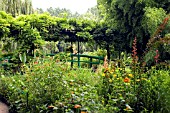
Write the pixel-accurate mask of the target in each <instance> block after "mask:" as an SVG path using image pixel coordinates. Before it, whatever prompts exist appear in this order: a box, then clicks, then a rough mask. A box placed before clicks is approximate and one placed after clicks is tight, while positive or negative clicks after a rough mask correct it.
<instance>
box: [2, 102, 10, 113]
mask: <svg viewBox="0 0 170 113" xmlns="http://www.w3.org/2000/svg"><path fill="white" fill-rule="evenodd" d="M0 113H9V108H8V106H7V105H5V104H4V103H2V102H0Z"/></svg>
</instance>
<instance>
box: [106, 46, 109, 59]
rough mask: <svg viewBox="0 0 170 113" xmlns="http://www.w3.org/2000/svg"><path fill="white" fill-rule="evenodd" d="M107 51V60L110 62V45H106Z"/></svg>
mask: <svg viewBox="0 0 170 113" xmlns="http://www.w3.org/2000/svg"><path fill="white" fill-rule="evenodd" d="M106 51H107V59H108V62H109V61H110V47H109V43H107V44H106Z"/></svg>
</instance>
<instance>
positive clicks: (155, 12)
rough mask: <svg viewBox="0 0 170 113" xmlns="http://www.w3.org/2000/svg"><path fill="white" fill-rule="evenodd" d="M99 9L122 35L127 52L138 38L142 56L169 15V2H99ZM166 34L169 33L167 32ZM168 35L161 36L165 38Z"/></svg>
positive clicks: (99, 0) (106, 0)
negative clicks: (157, 29) (149, 41)
mask: <svg viewBox="0 0 170 113" xmlns="http://www.w3.org/2000/svg"><path fill="white" fill-rule="evenodd" d="M98 7H99V8H100V9H101V10H103V13H105V20H106V21H107V22H108V23H109V24H110V25H111V26H112V27H113V28H114V29H117V30H118V31H119V32H120V34H122V37H121V40H123V41H124V42H126V43H125V45H124V48H127V51H128V50H130V48H131V47H132V40H133V38H134V37H135V36H136V37H137V40H138V41H139V44H138V52H139V53H140V54H141V53H142V52H143V50H144V49H145V47H146V43H147V42H148V40H149V39H150V37H151V36H152V35H153V33H154V32H155V30H156V28H157V27H158V26H159V25H160V24H161V23H162V21H163V19H164V18H165V17H166V15H167V14H169V1H168V0H163V1H159V2H158V1H157V0H148V1H146V0H128V1H126V2H125V1H124V0H98ZM166 33H169V31H168V32H166ZM166 33H163V34H161V35H162V36H161V37H164V36H165V34H166Z"/></svg>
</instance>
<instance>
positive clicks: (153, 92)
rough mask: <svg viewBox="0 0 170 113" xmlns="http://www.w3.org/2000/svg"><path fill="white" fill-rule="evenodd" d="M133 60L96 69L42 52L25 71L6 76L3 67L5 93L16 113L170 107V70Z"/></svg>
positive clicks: (1, 86) (0, 85) (99, 112)
mask: <svg viewBox="0 0 170 113" xmlns="http://www.w3.org/2000/svg"><path fill="white" fill-rule="evenodd" d="M127 63H131V59H126V58H124V60H122V64H121V68H118V67H117V66H116V65H115V64H116V62H113V63H112V64H111V65H110V66H109V67H107V66H104V67H103V66H99V67H98V69H97V71H96V72H95V73H94V72H92V71H91V70H90V69H87V68H84V69H83V68H79V69H73V70H72V69H70V66H69V65H70V64H68V63H67V62H66V63H64V62H60V61H59V60H58V59H54V58H50V57H45V58H40V57H37V58H35V59H34V60H32V61H31V62H30V63H29V64H26V65H22V68H21V70H22V71H23V72H24V73H23V75H21V74H20V73H18V74H16V75H15V76H10V75H8V76H7V75H6V76H5V75H4V74H5V72H3V71H2V70H1V71H0V73H1V79H0V95H3V96H4V97H6V99H7V100H8V102H9V103H10V104H11V105H10V111H11V112H13V113H14V112H16V113H17V112H19V113H22V112H24V113H27V112H28V113H29V112H34V113H39V112H43V113H47V112H50V111H51V112H52V111H53V112H57V113H61V112H65V113H69V112H73V111H74V112H75V113H78V112H79V111H80V110H83V109H86V110H87V111H88V112H97V113H111V112H146V111H148V112H163V113H166V112H169V110H170V108H169V101H168V100H169V99H170V97H169V95H170V90H169V88H168V87H169V84H170V81H169V73H170V72H169V70H168V69H167V70H166V69H164V70H163V69H161V68H159V67H153V68H152V69H151V70H148V71H147V72H146V73H141V71H142V70H141V69H140V68H138V67H136V71H134V70H133V68H132V67H129V66H126V64H127ZM131 68H132V69H131ZM156 68H159V70H156ZM6 74H7V73H6ZM76 106H77V107H76ZM78 106H80V107H78Z"/></svg>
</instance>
